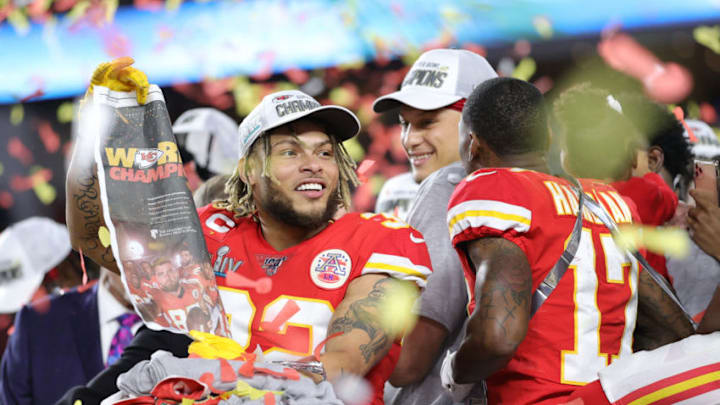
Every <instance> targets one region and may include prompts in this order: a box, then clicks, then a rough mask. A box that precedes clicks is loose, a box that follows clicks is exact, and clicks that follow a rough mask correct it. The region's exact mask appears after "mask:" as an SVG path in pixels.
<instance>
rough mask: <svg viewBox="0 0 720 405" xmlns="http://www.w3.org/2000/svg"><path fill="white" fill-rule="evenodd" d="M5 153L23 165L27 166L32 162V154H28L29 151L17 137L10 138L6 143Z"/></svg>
mask: <svg viewBox="0 0 720 405" xmlns="http://www.w3.org/2000/svg"><path fill="white" fill-rule="evenodd" d="M7 151H8V154H9V155H10V156H12V157H14V158H15V159H17V160H19V161H20V163H22V164H24V165H29V164H30V163H32V162H33V155H32V152H30V149H28V148H27V146H25V144H23V143H22V141H21V140H20V138H18V137H17V136H13V137H12V138H10V141H8V146H7Z"/></svg>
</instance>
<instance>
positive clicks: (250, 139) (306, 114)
mask: <svg viewBox="0 0 720 405" xmlns="http://www.w3.org/2000/svg"><path fill="white" fill-rule="evenodd" d="M301 118H304V119H308V120H311V121H315V122H319V123H321V124H322V125H324V126H325V129H326V130H327V131H328V135H332V136H334V137H335V139H337V141H338V142H342V141H344V140H347V139H350V138H352V137H353V136H355V135H357V134H358V133H359V132H360V120H358V118H357V117H356V116H355V114H353V113H352V112H351V111H350V110H348V109H347V108H345V107H340V106H336V105H321V104H320V103H319V102H317V100H315V99H314V98H312V97H310V96H308V95H307V94H305V93H303V92H302V91H299V90H286V91H279V92H277V93H272V94H268V95H267V96H265V97H264V98H263V99H262V101H261V102H260V104H259V105H258V106H257V107H255V108H254V109H253V110H252V111H251V112H250V114H249V115H248V116H247V117H246V118H245V119H244V120H243V122H242V123H241V124H240V129H239V132H240V150H239V158H241V159H242V158H243V157H245V156H247V154H248V152H249V151H250V147H251V146H252V144H253V143H254V142H255V141H256V140H257V139H258V138H259V137H260V136H261V135H262V134H264V133H265V132H267V131H269V130H271V129H274V128H277V127H280V126H282V125H285V124H287V123H290V122H293V121H297V120H299V119H301Z"/></svg>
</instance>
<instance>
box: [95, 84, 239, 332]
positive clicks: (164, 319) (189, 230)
mask: <svg viewBox="0 0 720 405" xmlns="http://www.w3.org/2000/svg"><path fill="white" fill-rule="evenodd" d="M90 102H91V103H92V105H91V106H86V107H85V108H86V109H87V108H92V109H93V110H94V111H92V113H90V114H87V115H88V117H95V118H86V119H90V120H92V119H97V120H98V122H101V123H102V124H103V125H92V123H85V125H83V126H82V128H83V129H81V130H85V131H88V130H90V131H93V132H95V133H96V134H95V136H94V138H95V150H94V158H95V163H96V164H97V170H98V179H99V183H100V194H101V200H102V204H103V213H104V216H105V223H106V224H107V225H108V228H109V230H110V236H111V244H112V251H113V255H114V256H115V260H116V262H117V263H118V267H119V269H120V271H121V273H122V275H123V281H124V283H125V287H126V289H127V291H128V294H129V296H130V297H131V299H132V301H133V305H134V306H135V310H136V312H138V313H139V314H140V315H141V317H142V318H143V321H144V322H145V324H146V325H148V327H150V328H152V329H166V330H170V331H173V332H178V333H187V332H188V331H189V330H198V331H202V332H208V333H213V334H216V335H219V336H229V335H230V333H229V330H228V326H227V318H226V316H225V311H224V309H223V305H222V302H221V300H220V295H219V293H218V288H217V285H216V283H215V275H214V272H213V270H212V266H211V265H210V258H209V255H208V253H207V248H206V246H205V240H204V238H203V234H202V230H201V227H200V222H199V219H198V217H197V213H196V211H195V205H194V203H193V199H192V194H191V193H190V190H189V189H188V187H187V185H186V179H185V177H184V173H183V166H182V161H181V160H180V153H179V152H178V149H177V145H176V143H175V138H174V136H173V133H172V129H171V126H170V118H169V116H168V113H167V109H166V107H165V101H164V99H163V96H162V92H161V91H160V89H159V88H158V87H157V86H154V85H152V86H150V90H149V93H148V98H147V103H146V104H144V105H139V104H138V102H137V100H136V96H135V93H134V92H117V91H112V90H109V89H108V88H105V87H101V86H95V87H94V91H93V93H92V99H91V101H90ZM100 117H103V118H105V119H101V118H100ZM98 132H99V135H98V134H97V133H98Z"/></svg>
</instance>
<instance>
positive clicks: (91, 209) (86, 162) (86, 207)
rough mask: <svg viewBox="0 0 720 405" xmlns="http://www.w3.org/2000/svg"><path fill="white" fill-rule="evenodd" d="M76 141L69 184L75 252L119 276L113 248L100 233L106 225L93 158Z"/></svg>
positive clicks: (69, 221) (67, 193)
mask: <svg viewBox="0 0 720 405" xmlns="http://www.w3.org/2000/svg"><path fill="white" fill-rule="evenodd" d="M81 143H82V142H76V150H75V152H74V154H73V159H72V160H71V162H70V167H69V169H68V176H67V179H66V184H65V201H66V202H65V219H66V222H67V226H68V230H69V231H70V242H71V243H72V247H73V249H75V250H77V251H80V250H81V249H82V253H83V254H84V255H85V256H87V257H89V258H91V259H92V260H93V261H95V263H97V264H99V265H100V266H103V267H105V268H107V269H109V270H111V271H114V272H115V273H119V271H118V267H117V265H116V264H115V258H114V257H113V255H112V250H111V248H110V246H108V247H104V246H103V245H102V244H101V243H100V239H99V238H98V230H99V229H100V227H101V226H105V221H104V219H103V210H102V203H101V201H100V186H99V185H98V178H97V172H96V171H95V166H94V164H91V163H90V162H92V156H91V155H89V154H88V151H87V150H85V151H82V150H80V149H85V148H83V147H82V146H78V145H80V144H81Z"/></svg>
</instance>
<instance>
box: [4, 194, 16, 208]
mask: <svg viewBox="0 0 720 405" xmlns="http://www.w3.org/2000/svg"><path fill="white" fill-rule="evenodd" d="M13 204H15V199H14V198H13V196H12V194H10V192H9V191H0V208H3V209H6V210H7V209H10V207H12V206H13Z"/></svg>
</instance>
